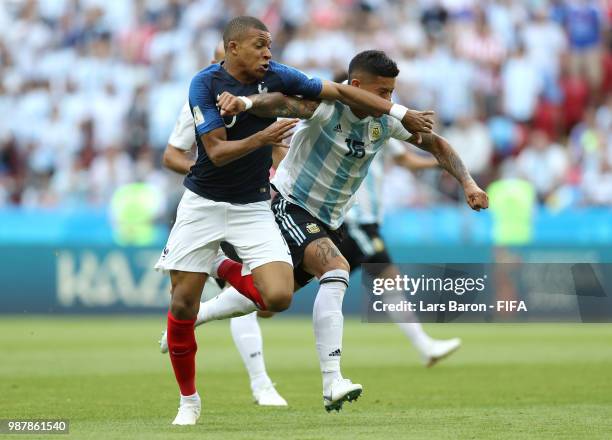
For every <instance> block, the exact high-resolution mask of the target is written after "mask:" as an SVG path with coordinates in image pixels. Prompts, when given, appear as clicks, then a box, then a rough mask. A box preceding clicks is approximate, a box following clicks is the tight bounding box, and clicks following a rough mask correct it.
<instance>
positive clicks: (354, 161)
mask: <svg viewBox="0 0 612 440" xmlns="http://www.w3.org/2000/svg"><path fill="white" fill-rule="evenodd" d="M410 136H411V134H410V132H408V131H407V130H406V129H405V128H404V127H403V126H402V124H401V123H400V122H399V121H398V120H396V119H394V118H392V117H391V116H388V115H383V116H382V117H380V118H373V117H367V118H364V119H359V118H358V117H357V116H355V115H354V114H353V112H351V109H350V108H349V107H348V106H346V105H344V104H342V103H340V102H337V101H336V102H329V101H323V102H321V104H320V105H319V106H318V107H317V109H316V111H315V112H314V114H313V115H312V117H311V118H310V119H308V120H306V121H303V122H302V123H301V124H300V126H299V127H298V129H297V131H296V132H295V134H294V135H293V138H292V139H291V146H290V148H289V152H288V153H287V156H285V158H284V159H283V161H282V162H281V163H280V165H279V167H278V169H277V170H276V175H275V176H274V179H272V183H273V184H274V186H275V187H276V189H278V191H279V192H280V193H281V195H282V196H283V197H284V198H286V199H287V200H288V201H289V202H291V203H294V204H296V205H298V206H301V207H302V208H304V209H305V210H306V211H308V212H309V213H310V214H312V215H313V216H314V217H316V218H318V219H319V220H321V221H322V222H323V223H325V224H327V225H328V226H329V227H330V228H331V229H336V228H338V227H339V226H340V225H341V224H342V222H343V221H344V216H345V214H346V212H347V210H348V209H349V208H350V206H351V205H352V203H353V201H354V198H355V194H356V193H357V190H358V189H359V186H360V185H361V183H362V182H363V179H364V178H365V176H366V174H367V173H368V168H369V166H370V163H371V162H372V160H373V159H374V157H375V156H376V153H378V152H379V151H380V150H381V148H382V147H383V146H384V145H385V143H386V142H387V141H388V140H389V139H390V138H395V139H399V140H406V139H408V138H409V137H410Z"/></svg>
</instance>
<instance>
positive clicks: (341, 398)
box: [323, 379, 363, 412]
mask: <svg viewBox="0 0 612 440" xmlns="http://www.w3.org/2000/svg"><path fill="white" fill-rule="evenodd" d="M362 392H363V387H362V386H361V385H360V384H358V383H353V382H351V381H350V380H349V379H336V380H335V381H334V382H333V383H332V384H331V387H330V389H329V393H328V394H327V395H325V394H324V395H323V406H324V407H325V410H326V411H327V412H330V411H332V410H336V411H340V410H341V409H342V405H343V404H344V402H353V401H354V400H357V399H358V398H359V396H361V393H362Z"/></svg>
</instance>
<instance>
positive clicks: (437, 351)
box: [421, 338, 461, 368]
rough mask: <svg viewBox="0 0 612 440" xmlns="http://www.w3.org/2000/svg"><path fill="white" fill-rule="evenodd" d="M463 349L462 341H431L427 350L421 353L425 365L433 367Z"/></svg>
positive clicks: (457, 339) (454, 339)
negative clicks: (460, 348)
mask: <svg viewBox="0 0 612 440" xmlns="http://www.w3.org/2000/svg"><path fill="white" fill-rule="evenodd" d="M459 347H461V339H459V338H453V339H431V340H430V342H429V344H428V346H427V348H426V349H425V351H424V352H422V353H421V358H422V360H423V364H425V366H426V367H427V368H430V367H433V366H434V365H436V363H438V362H439V361H441V360H442V359H444V358H446V357H448V356H450V355H451V354H453V353H454V352H455V351H457V350H458V349H459Z"/></svg>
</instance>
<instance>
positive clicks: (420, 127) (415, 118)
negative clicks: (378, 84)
mask: <svg viewBox="0 0 612 440" xmlns="http://www.w3.org/2000/svg"><path fill="white" fill-rule="evenodd" d="M319 97H320V98H322V99H326V100H330V101H334V100H336V101H340V102H342V103H343V104H346V105H348V106H349V107H353V108H357V109H360V110H361V111H363V112H365V113H367V114H368V115H370V116H374V117H379V116H380V115H383V114H391V113H393V112H392V111H391V108H392V106H393V103H392V102H391V101H387V100H386V99H383V98H381V97H380V96H377V95H375V94H374V93H370V92H368V91H366V90H363V89H360V88H359V87H353V86H350V85H348V84H337V83H334V82H331V81H323V88H322V89H321V94H320V95H319ZM406 110H407V111H406V113H405V114H404V116H403V118H402V120H401V123H402V125H403V126H404V127H405V128H406V130H408V131H409V132H410V133H431V131H432V130H433V124H434V120H433V115H434V112H433V111H424V112H421V111H417V110H410V109H406Z"/></svg>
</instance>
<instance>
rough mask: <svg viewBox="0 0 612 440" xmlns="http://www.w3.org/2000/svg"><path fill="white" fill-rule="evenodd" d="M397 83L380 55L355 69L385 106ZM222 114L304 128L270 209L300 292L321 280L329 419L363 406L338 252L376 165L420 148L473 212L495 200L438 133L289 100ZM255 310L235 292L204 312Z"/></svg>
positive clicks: (241, 101) (263, 100)
mask: <svg viewBox="0 0 612 440" xmlns="http://www.w3.org/2000/svg"><path fill="white" fill-rule="evenodd" d="M398 74H399V70H398V69H397V66H396V64H395V62H393V61H392V60H391V59H389V58H388V57H387V56H386V54H384V52H381V51H365V52H362V53H360V54H358V55H357V56H355V57H354V58H353V60H352V61H351V63H350V66H349V82H350V84H351V87H354V88H356V89H365V90H369V91H371V92H373V93H376V94H377V95H378V96H380V97H381V98H382V99H384V100H387V101H390V100H391V95H392V93H393V90H394V88H395V79H396V77H397V75H398ZM219 104H220V107H221V110H222V114H228V115H232V114H241V112H242V111H244V110H249V111H250V112H252V113H254V114H257V115H260V116H262V117H274V116H282V117H299V118H303V119H305V121H304V122H303V123H302V124H301V126H300V127H299V129H298V130H297V131H296V133H295V135H294V136H293V138H292V140H291V146H290V148H289V152H288V154H287V156H286V157H285V159H284V160H283V161H282V162H281V164H280V166H279V168H278V170H277V173H276V175H275V177H274V179H273V180H272V183H273V185H274V186H275V188H276V189H277V191H278V192H279V194H278V195H277V196H276V197H275V199H274V201H273V203H272V208H273V211H274V213H275V217H276V221H277V223H278V226H279V228H280V230H281V231H282V233H283V236H284V237H285V240H286V241H287V243H288V244H289V248H290V249H291V255H292V257H293V264H294V267H295V272H294V274H295V281H296V283H297V284H298V285H300V286H303V285H304V284H306V283H307V282H309V281H310V280H311V279H312V278H313V276H314V277H316V278H317V279H318V280H319V284H320V287H319V291H318V293H317V297H316V300H315V304H314V310H313V325H314V330H315V338H316V344H317V351H318V353H319V362H320V368H321V372H322V376H323V398H324V399H323V401H324V406H325V408H326V409H327V410H332V409H336V410H338V409H340V408H341V407H342V404H343V402H345V401H351V400H354V399H355V398H357V397H358V396H359V395H360V393H361V391H362V387H361V385H359V384H353V383H352V382H351V381H350V380H348V379H345V378H343V377H342V375H341V373H340V357H341V353H342V327H343V317H342V299H343V296H344V292H345V291H346V288H347V287H348V279H349V270H350V265H349V263H348V262H347V260H346V258H345V257H344V256H343V255H342V254H341V253H340V251H339V250H338V247H337V246H338V244H339V243H340V242H341V240H342V236H343V235H344V234H345V231H344V227H343V221H344V217H345V214H346V212H347V210H348V209H349V208H350V206H351V204H352V202H353V201H354V195H355V193H356V192H357V190H358V188H359V187H360V185H361V183H362V181H363V179H364V178H365V176H366V174H367V172H368V168H369V165H370V163H371V161H372V160H373V159H374V158H375V156H376V154H377V153H378V152H379V151H380V150H381V149H382V148H383V146H384V145H385V144H386V143H387V141H388V140H389V139H391V138H395V139H398V140H403V141H408V142H411V143H415V144H417V145H418V146H419V147H420V148H422V149H424V150H426V151H429V152H431V153H432V154H433V155H434V156H435V157H436V159H437V161H438V162H439V163H440V165H441V166H442V167H443V168H444V169H446V170H447V171H448V172H449V173H451V174H452V175H453V176H454V177H455V178H456V179H457V180H458V181H459V182H460V183H461V184H462V186H463V189H464V193H465V197H466V201H467V203H468V205H469V206H470V207H471V208H473V209H475V210H480V209H484V208H486V207H487V206H488V199H487V195H486V194H485V193H484V191H482V189H480V188H479V187H478V186H477V185H476V183H475V182H474V180H473V179H472V177H471V176H470V174H469V172H468V170H467V169H466V167H465V165H464V164H463V162H462V161H461V159H460V158H459V157H458V155H457V154H456V152H455V151H454V150H453V149H452V148H451V146H450V145H449V144H448V143H447V142H446V141H445V140H444V139H443V138H442V137H440V136H438V135H436V134H433V133H428V134H420V135H418V136H417V135H415V134H412V133H410V132H409V131H408V130H406V129H405V127H404V126H403V125H402V124H401V123H399V122H398V121H397V120H396V119H394V118H392V117H389V116H388V115H386V114H383V113H384V112H379V113H378V114H377V116H376V117H372V116H369V114H371V113H370V112H369V111H368V109H366V108H364V107H361V106H360V105H359V104H349V105H345V104H342V103H339V102H333V101H329V100H325V99H324V100H323V101H320V102H319V101H313V100H308V99H303V100H300V99H296V98H294V97H288V96H285V95H283V94H281V93H266V94H258V95H251V96H249V97H248V98H245V97H236V96H233V95H232V94H230V93H224V94H222V95H221V96H220V98H219ZM228 281H230V283H232V280H230V279H228ZM241 300H242V302H240V301H241ZM254 307H255V306H254V305H253V303H252V302H250V301H248V300H245V299H244V298H241V297H240V295H237V294H236V293H235V292H232V291H225V292H223V293H221V294H220V295H218V296H217V297H216V298H215V299H214V300H211V301H207V302H205V303H203V304H202V305H201V307H200V313H199V319H200V320H201V321H208V320H213V319H223V318H225V317H228V316H232V315H233V314H236V313H241V314H243V313H248V312H250V311H252V310H253V308H254Z"/></svg>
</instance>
